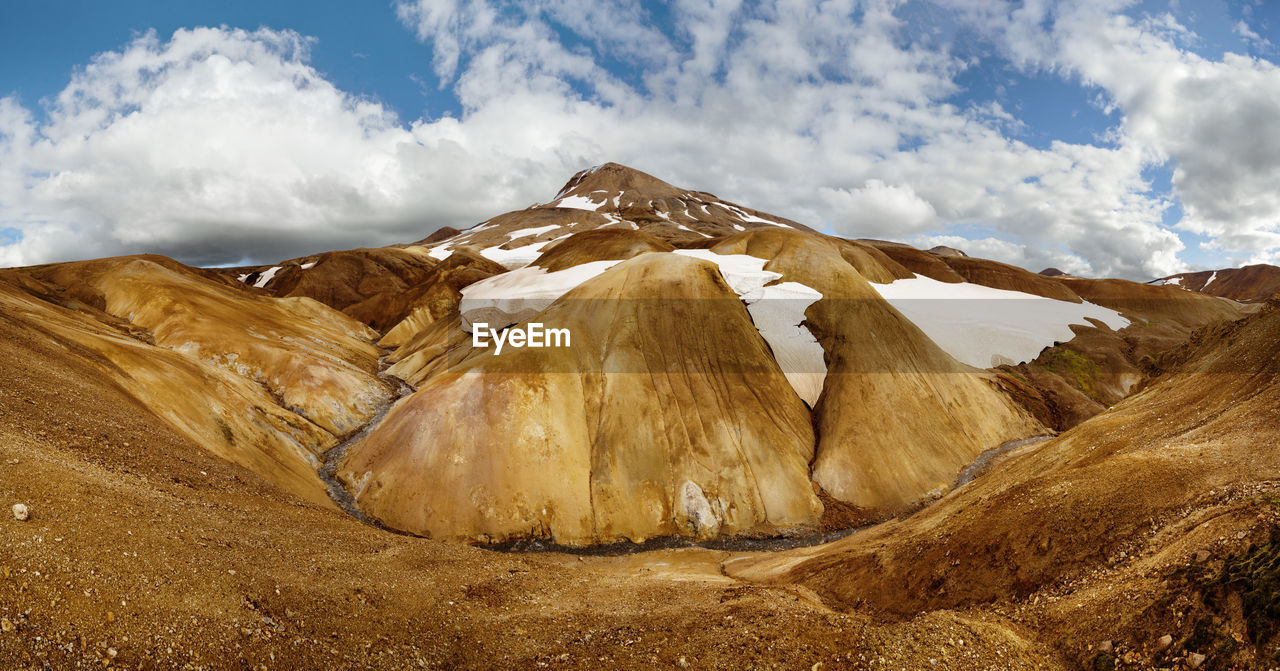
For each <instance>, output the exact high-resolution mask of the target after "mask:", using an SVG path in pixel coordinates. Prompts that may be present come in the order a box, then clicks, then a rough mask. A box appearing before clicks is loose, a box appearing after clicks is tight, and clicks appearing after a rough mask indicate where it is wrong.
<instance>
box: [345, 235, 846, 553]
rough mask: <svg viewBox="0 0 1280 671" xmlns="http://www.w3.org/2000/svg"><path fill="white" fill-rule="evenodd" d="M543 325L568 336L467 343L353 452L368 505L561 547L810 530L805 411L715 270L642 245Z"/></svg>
mask: <svg viewBox="0 0 1280 671" xmlns="http://www.w3.org/2000/svg"><path fill="white" fill-rule="evenodd" d="M655 299H659V300H655ZM690 299H695V300H690ZM538 320H539V321H541V322H543V323H546V324H548V325H549V326H554V327H556V328H568V329H570V332H571V333H572V336H573V346H572V347H571V348H560V349H512V348H508V349H507V350H505V351H504V352H502V353H501V354H492V353H491V350H482V349H477V350H474V351H473V353H472V354H471V355H469V356H468V357H467V358H466V359H465V360H464V361H462V362H461V363H459V364H457V365H455V366H454V367H453V368H452V370H450V371H449V372H447V373H442V374H439V375H437V376H435V377H433V378H431V379H430V380H429V381H427V382H426V384H424V385H423V386H422V387H421V388H420V389H419V390H418V391H417V392H416V393H415V394H414V395H413V396H411V397H409V398H408V399H406V400H404V401H402V402H401V403H400V404H398V405H397V406H396V407H395V409H394V410H392V411H391V413H390V414H388V416H387V418H386V420H385V421H384V422H382V423H381V424H380V425H378V426H377V427H376V428H375V429H374V430H373V431H372V432H371V433H370V434H369V435H368V437H366V438H365V439H363V440H362V441H361V442H359V443H358V444H356V445H355V446H354V447H353V448H352V450H351V451H350V452H349V453H348V454H347V456H346V457H345V458H344V460H343V461H342V463H341V465H340V470H339V475H340V477H342V478H343V480H344V481H346V482H347V483H348V484H349V485H350V486H351V488H352V489H353V491H354V494H355V498H356V501H357V503H358V505H359V506H360V508H361V509H362V510H363V511H364V512H365V513H366V514H368V515H370V516H371V517H373V518H376V519H378V520H380V521H382V522H383V523H385V524H387V525H389V526H391V527H393V528H397V529H403V530H407V531H411V532H414V533H418V534H425V535H430V536H432V537H441V538H462V539H480V540H483V541H490V542H500V541H505V540H509V539H518V538H546V539H554V540H555V541H556V542H558V543H562V544H568V545H583V544H590V543H602V542H605V543H607V542H611V541H617V540H631V541H637V542H638V541H643V540H645V539H648V538H653V537H657V536H668V535H688V536H693V537H698V538H711V537H715V536H718V535H722V534H723V535H728V534H735V533H742V532H751V533H778V532H785V531H799V530H804V529H813V528H816V527H817V524H818V522H819V519H820V517H821V515H822V504H821V503H819V501H818V499H817V497H816V496H815V495H814V493H813V490H812V488H811V487H810V485H809V477H808V464H809V461H810V460H811V459H812V457H813V429H812V427H811V425H810V421H809V417H808V413H807V412H806V411H805V407H804V404H803V403H802V402H801V401H800V399H799V398H798V397H797V396H796V395H795V393H794V392H793V391H792V390H791V388H790V387H789V385H788V383H787V381H786V379H785V378H784V377H783V375H782V372H781V371H780V370H779V369H778V366H777V363H776V362H774V361H773V358H772V357H771V356H770V353H769V348H768V346H767V345H766V344H765V342H764V340H763V339H762V338H761V337H760V334H759V333H758V332H757V331H756V328H755V327H754V326H753V325H752V322H751V318H750V316H749V315H748V313H747V310H746V308H745V307H744V306H743V304H742V303H741V302H740V301H739V300H738V299H737V297H736V296H735V295H734V293H733V292H732V291H731V290H730V289H729V287H728V286H726V285H725V284H724V281H723V280H722V279H721V277H720V274H719V273H718V272H717V271H716V267H715V266H714V265H712V264H710V263H707V262H705V261H700V260H697V259H690V258H687V257H682V256H676V255H674V254H672V255H668V254H644V255H641V256H639V257H636V258H633V259H631V260H629V261H624V262H622V263H620V264H619V265H617V266H616V267H614V268H612V269H610V270H608V271H606V272H605V273H604V274H602V275H600V276H599V277H596V278H594V279H592V280H589V281H587V282H586V283H584V284H582V285H581V286H579V287H578V288H577V289H574V290H573V291H571V292H570V293H569V294H568V295H566V296H565V297H564V299H562V300H561V301H558V302H557V303H556V304H555V305H553V306H552V307H551V308H549V309H548V310H546V311H545V312H543V313H542V314H540V315H539V316H538ZM689 371H696V372H693V373H691V372H689ZM566 372H574V373H577V374H570V375H566V374H565V373H566ZM637 373H638V374H637ZM699 399H702V400H701V401H700V400H699ZM641 418H643V419H641ZM428 480H430V481H433V482H436V483H437V486H433V487H422V486H421V485H420V483H422V482H425V481H428Z"/></svg>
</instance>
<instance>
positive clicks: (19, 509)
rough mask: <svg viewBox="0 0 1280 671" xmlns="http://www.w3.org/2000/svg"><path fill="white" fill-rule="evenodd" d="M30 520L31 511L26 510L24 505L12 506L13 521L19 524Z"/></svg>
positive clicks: (16, 504)
mask: <svg viewBox="0 0 1280 671" xmlns="http://www.w3.org/2000/svg"><path fill="white" fill-rule="evenodd" d="M30 518H31V511H30V510H27V505H26V504H25V503H15V504H13V519H15V520H18V521H19V522H26V521H27V520H28V519H30Z"/></svg>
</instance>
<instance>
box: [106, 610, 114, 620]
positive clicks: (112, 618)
mask: <svg viewBox="0 0 1280 671" xmlns="http://www.w3.org/2000/svg"><path fill="white" fill-rule="evenodd" d="M115 621H116V614H115V613H113V612H111V611H107V622H115Z"/></svg>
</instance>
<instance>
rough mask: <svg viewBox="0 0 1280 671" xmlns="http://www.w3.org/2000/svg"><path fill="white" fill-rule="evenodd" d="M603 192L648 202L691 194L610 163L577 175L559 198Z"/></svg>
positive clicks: (566, 184) (633, 169)
mask: <svg viewBox="0 0 1280 671" xmlns="http://www.w3.org/2000/svg"><path fill="white" fill-rule="evenodd" d="M600 191H603V192H605V193H608V194H614V193H621V192H628V193H635V194H637V195H641V196H643V197H645V198H649V199H656V198H671V197H677V198H678V197H680V196H683V195H685V194H687V193H688V192H687V191H685V190H684V189H680V188H677V187H675V186H673V185H671V184H668V183H667V182H664V181H662V180H660V179H658V178H657V177H654V176H653V175H650V174H649V173H647V172H642V171H640V170H636V169H635V168H631V167H628V166H625V165H622V164H620V163H612V162H610V163H605V164H603V165H597V166H594V167H591V168H587V169H586V170H581V171H579V172H577V173H575V174H574V176H573V177H572V178H570V179H569V181H568V182H566V183H565V185H564V187H563V188H561V189H560V192H559V193H557V194H556V199H560V198H564V197H566V196H586V195H587V194H590V193H596V192H600ZM708 195H709V194H708Z"/></svg>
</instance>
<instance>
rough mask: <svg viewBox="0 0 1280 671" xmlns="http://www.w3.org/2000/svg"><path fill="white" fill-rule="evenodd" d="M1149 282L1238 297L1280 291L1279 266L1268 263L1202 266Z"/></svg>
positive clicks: (1268, 295)
mask: <svg viewBox="0 0 1280 671" xmlns="http://www.w3.org/2000/svg"><path fill="white" fill-rule="evenodd" d="M1151 284H1163V285H1171V286H1178V287H1181V288H1183V289H1187V290H1189V291H1198V292H1200V293H1205V294H1209V295H1210V296H1222V297H1223V298H1232V299H1235V300H1238V301H1258V300H1265V299H1267V298H1271V297H1272V296H1275V295H1276V294H1277V293H1280V268H1277V267H1276V266H1272V265H1267V264H1257V265H1252V266H1245V267H1243V268H1227V269H1224V270H1204V271H1200V272H1196V273H1182V274H1179V275H1170V276H1169V277H1162V278H1160V279H1158V280H1155V281H1153V282H1151Z"/></svg>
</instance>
